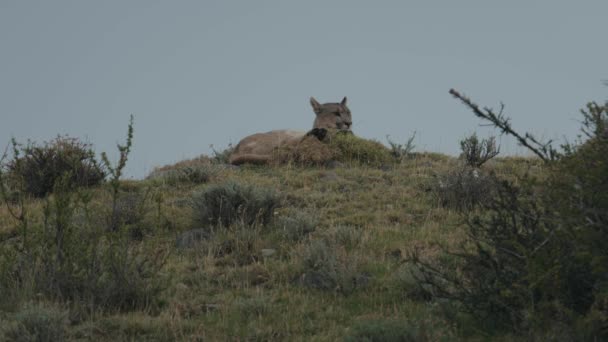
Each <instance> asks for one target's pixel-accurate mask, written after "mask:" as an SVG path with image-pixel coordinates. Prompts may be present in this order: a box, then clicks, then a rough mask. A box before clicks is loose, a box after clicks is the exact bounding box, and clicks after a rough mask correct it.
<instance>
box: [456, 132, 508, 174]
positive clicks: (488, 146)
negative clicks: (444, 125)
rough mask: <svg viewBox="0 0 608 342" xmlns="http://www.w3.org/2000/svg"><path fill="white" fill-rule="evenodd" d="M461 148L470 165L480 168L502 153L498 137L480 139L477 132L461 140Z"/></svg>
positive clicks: (465, 159)
mask: <svg viewBox="0 0 608 342" xmlns="http://www.w3.org/2000/svg"><path fill="white" fill-rule="evenodd" d="M460 149H461V150H462V153H461V154H460V158H462V159H463V160H464V161H465V163H466V164H467V165H468V166H471V167H475V168H480V167H481V166H482V165H483V164H485V163H486V162H487V161H488V160H490V159H492V158H494V157H496V156H497V155H498V153H500V148H499V147H497V146H496V138H494V137H489V138H488V139H482V140H479V138H477V134H472V135H471V136H469V137H467V138H465V139H463V140H461V141H460Z"/></svg>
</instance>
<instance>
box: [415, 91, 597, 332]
mask: <svg viewBox="0 0 608 342" xmlns="http://www.w3.org/2000/svg"><path fill="white" fill-rule="evenodd" d="M451 93H452V94H453V95H454V96H456V97H457V98H459V99H461V100H463V102H464V103H465V104H467V105H468V106H469V107H471V109H472V110H473V111H474V113H475V114H476V115H478V116H480V117H482V118H484V119H487V120H489V121H490V122H492V123H493V124H495V125H497V126H498V127H499V128H501V129H502V130H503V131H504V132H506V133H507V134H510V135H513V136H515V137H516V138H517V139H518V140H519V141H520V143H521V144H522V145H524V146H526V147H528V148H529V149H531V150H532V151H533V152H534V153H535V154H537V155H538V156H539V157H540V158H541V159H542V160H543V161H545V170H546V172H547V173H548V175H549V177H548V178H543V179H535V178H533V177H530V176H525V177H524V178H519V179H517V180H516V181H517V183H513V182H507V181H502V182H501V183H500V186H498V187H497V191H495V192H493V193H492V194H491V195H490V196H489V198H487V199H485V200H484V201H483V202H481V203H480V204H479V206H480V209H481V210H480V211H478V212H468V213H467V214H466V216H465V217H466V222H467V233H468V234H467V235H468V239H467V240H466V243H465V244H464V245H463V247H462V248H461V249H459V250H457V251H449V252H448V256H449V258H444V259H441V258H440V259H439V260H438V261H435V262H430V261H428V260H425V259H424V258H423V257H420V255H419V251H416V250H414V251H413V252H412V253H411V254H410V259H409V260H410V262H411V263H412V264H413V265H415V266H416V267H415V272H413V273H412V275H413V276H415V277H418V280H419V285H420V287H421V290H422V291H427V292H428V295H429V296H430V297H434V298H444V299H448V300H451V301H453V302H455V303H458V304H459V305H460V306H461V307H462V308H463V309H465V311H467V312H468V313H469V314H471V315H472V316H474V317H475V318H476V319H477V322H478V324H479V326H480V327H482V328H483V329H486V330H487V331H493V332H496V331H500V330H503V331H511V332H513V333H514V334H515V335H518V336H527V337H528V338H530V337H531V336H532V337H533V336H536V337H537V338H540V336H548V335H547V334H546V333H545V331H546V329H547V328H552V327H556V326H559V327H561V328H560V330H559V331H560V333H559V334H561V335H562V336H571V337H572V338H573V339H587V340H602V339H605V338H607V337H608V329H606V327H608V308H606V305H605V304H604V303H605V302H606V298H607V297H606V293H608V278H607V277H606V274H608V268H607V267H606V265H607V262H606V261H608V252H606V251H607V250H608V249H607V248H605V241H606V239H607V238H608V230H607V229H606V227H608V214H607V213H608V197H607V195H606V193H608V182H606V180H607V178H606V177H607V175H608V139H606V129H605V127H606V123H607V122H608V119H607V114H606V113H607V111H608V104H606V105H603V106H600V105H597V104H596V103H591V104H589V105H588V106H587V110H583V111H582V114H583V118H584V120H583V128H582V130H583V132H584V133H585V134H587V136H588V138H589V139H588V140H587V141H585V142H580V143H579V144H578V145H567V146H565V147H564V150H563V152H559V151H557V150H556V149H554V148H553V147H552V146H551V144H550V143H541V142H538V141H536V140H535V139H534V138H531V135H529V134H525V135H520V134H518V133H511V132H513V131H512V128H511V126H510V124H509V120H508V119H506V118H504V117H503V116H502V115H501V114H500V115H496V114H494V113H493V112H491V110H489V109H486V110H485V111H486V112H485V113H484V112H482V111H481V110H480V109H479V107H478V106H477V105H475V104H473V103H472V102H471V101H470V100H468V99H467V98H464V97H462V96H461V95H460V94H459V93H458V92H455V91H451ZM447 260H450V262H449V263H446V261H447ZM454 263H456V265H458V267H457V268H454ZM455 269H456V270H458V271H455ZM564 329H565V330H564Z"/></svg>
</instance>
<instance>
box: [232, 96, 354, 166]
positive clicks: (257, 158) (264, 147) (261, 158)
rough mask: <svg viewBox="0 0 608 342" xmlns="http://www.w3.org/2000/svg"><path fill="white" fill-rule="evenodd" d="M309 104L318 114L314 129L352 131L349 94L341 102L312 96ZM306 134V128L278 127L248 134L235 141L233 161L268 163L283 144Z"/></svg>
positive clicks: (296, 140)
mask: <svg viewBox="0 0 608 342" xmlns="http://www.w3.org/2000/svg"><path fill="white" fill-rule="evenodd" d="M310 104H311V106H312V108H313V111H314V112H315V114H316V118H315V121H314V124H313V129H331V130H340V131H350V130H351V127H352V118H351V113H350V110H349V109H348V107H347V106H346V97H345V98H344V99H343V100H342V102H340V103H325V104H319V102H317V100H315V99H314V98H313V97H311V98H310ZM306 135H307V132H304V131H293V130H277V131H270V132H266V133H256V134H253V135H250V136H247V137H245V138H243V140H241V141H240V142H239V143H238V145H236V147H235V149H234V152H232V154H231V155H230V163H231V164H234V165H240V164H244V163H250V164H267V163H269V162H270V161H271V160H272V159H273V154H274V153H275V152H276V151H277V149H278V148H280V147H288V146H294V147H295V146H297V145H298V144H299V143H300V142H301V141H302V139H303V138H304V137H305V136H306Z"/></svg>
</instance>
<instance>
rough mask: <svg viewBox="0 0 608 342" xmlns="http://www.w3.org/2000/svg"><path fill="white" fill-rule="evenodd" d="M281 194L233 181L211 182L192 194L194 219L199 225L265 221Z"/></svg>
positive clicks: (269, 216)
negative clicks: (205, 187)
mask: <svg viewBox="0 0 608 342" xmlns="http://www.w3.org/2000/svg"><path fill="white" fill-rule="evenodd" d="M280 204H281V197H280V196H279V194H278V193H277V192H275V191H274V190H272V189H267V188H260V187H256V186H253V185H244V184H239V183H235V182H226V183H223V184H217V185H211V186H209V187H208V188H207V189H205V190H203V191H201V192H199V193H197V194H195V195H194V196H193V197H192V207H193V209H194V220H195V221H196V222H197V223H199V224H201V225H203V226H206V225H209V224H211V225H222V226H230V225H232V224H233V223H237V222H242V223H244V224H246V225H253V224H262V225H265V224H268V223H269V222H270V220H271V219H272V217H273V215H274V211H275V209H276V208H277V207H279V206H280Z"/></svg>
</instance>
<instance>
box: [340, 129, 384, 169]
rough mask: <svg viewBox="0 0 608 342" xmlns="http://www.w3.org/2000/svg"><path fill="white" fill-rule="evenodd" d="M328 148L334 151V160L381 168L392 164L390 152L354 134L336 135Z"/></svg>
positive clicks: (378, 144) (376, 143)
mask: <svg viewBox="0 0 608 342" xmlns="http://www.w3.org/2000/svg"><path fill="white" fill-rule="evenodd" d="M329 146H330V147H331V148H333V149H336V150H337V151H338V152H337V156H336V160H338V161H341V162H348V163H356V164H359V165H367V166H382V165H385V164H390V163H391V162H393V160H394V159H393V157H392V156H391V151H390V150H389V149H388V148H387V147H386V146H384V145H382V144H381V143H380V142H378V141H375V140H367V139H363V138H359V137H357V136H355V135H354V134H336V135H335V136H332V137H331V139H330V142H329Z"/></svg>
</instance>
